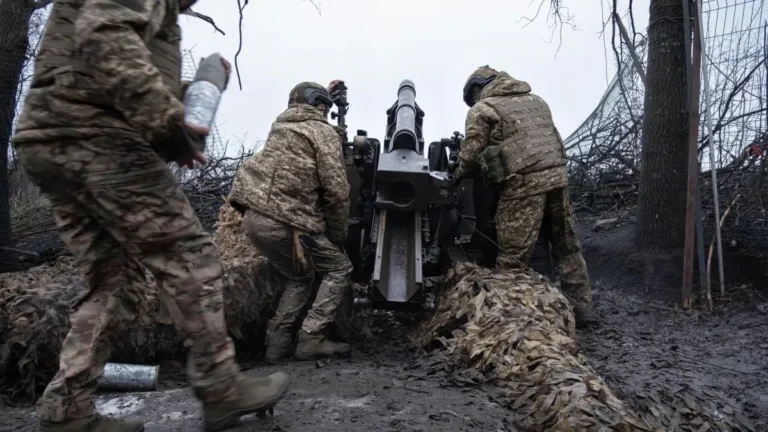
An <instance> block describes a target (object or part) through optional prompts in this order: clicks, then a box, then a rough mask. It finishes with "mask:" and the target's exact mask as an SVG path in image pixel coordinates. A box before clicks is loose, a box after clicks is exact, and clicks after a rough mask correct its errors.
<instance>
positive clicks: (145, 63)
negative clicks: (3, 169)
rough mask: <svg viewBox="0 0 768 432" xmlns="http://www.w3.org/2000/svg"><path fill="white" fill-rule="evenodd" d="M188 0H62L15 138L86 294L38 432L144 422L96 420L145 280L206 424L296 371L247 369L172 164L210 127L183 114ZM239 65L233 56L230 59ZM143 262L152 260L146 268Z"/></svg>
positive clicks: (105, 430) (227, 421)
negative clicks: (176, 331)
mask: <svg viewBox="0 0 768 432" xmlns="http://www.w3.org/2000/svg"><path fill="white" fill-rule="evenodd" d="M193 3H195V2H194V1H190V0H120V1H118V0H57V1H56V2H54V4H53V8H52V10H51V13H50V17H49V20H48V25H47V27H46V30H45V34H44V36H43V39H42V43H41V45H40V50H39V54H38V56H37V61H36V62H35V73H34V78H33V81H32V85H31V89H30V91H29V94H28V96H27V98H26V100H25V104H24V108H23V111H22V113H21V115H20V117H19V122H18V127H17V130H16V134H15V136H14V138H13V142H14V146H15V148H16V151H17V154H18V156H19V160H20V162H21V165H22V167H23V168H24V170H25V171H26V173H27V174H28V175H29V177H30V178H31V179H32V180H33V181H34V182H35V183H36V184H37V185H38V186H39V187H40V189H41V190H42V192H43V193H44V194H45V196H46V197H47V198H48V199H49V200H50V202H51V206H52V208H53V212H54V214H55V216H56V222H57V225H58V228H59V232H60V235H61V238H62V239H63V241H64V242H65V243H66V245H67V247H68V248H69V249H70V250H71V251H72V253H73V255H74V256H75V257H76V258H77V259H78V261H79V262H80V263H81V266H82V271H83V273H84V275H85V279H86V282H87V284H88V287H89V293H88V294H87V295H86V296H85V297H84V298H83V299H82V300H81V301H80V303H79V304H78V305H77V308H76V311H75V313H74V314H73V315H72V317H71V329H70V331H69V334H68V335H67V337H66V339H65V340H64V343H63V346H62V349H61V355H60V363H59V371H58V373H57V374H56V376H55V377H54V378H53V380H52V381H51V382H50V384H49V385H48V387H47V388H46V389H45V392H44V393H43V395H42V397H40V399H39V400H38V403H37V416H38V418H39V420H40V425H39V429H38V430H39V431H46V432H67V431H83V432H138V431H142V430H144V425H143V423H142V422H139V421H120V420H116V419H110V418H107V417H102V416H100V415H99V414H98V413H97V411H96V408H95V401H94V393H95V391H96V387H97V381H98V379H99V377H100V376H101V375H102V374H103V371H104V365H105V363H106V361H107V360H108V359H109V357H110V351H111V348H110V341H109V339H110V335H111V334H114V330H116V328H117V327H118V326H119V325H120V324H123V323H125V322H128V321H132V320H134V319H135V318H136V314H137V312H138V310H137V308H138V307H139V306H140V304H139V303H140V299H141V298H142V297H146V295H145V294H144V291H145V290H147V289H148V287H147V280H146V277H145V274H144V268H146V269H148V270H149V271H150V272H151V273H152V274H153V276H154V279H155V281H156V283H157V287H158V289H160V290H163V291H164V294H165V295H160V296H159V298H160V299H161V300H162V301H163V302H164V303H165V306H166V308H167V310H168V311H169V312H170V313H171V318H172V319H173V321H174V324H175V325H176V326H177V327H179V328H180V329H181V330H182V331H183V332H184V334H185V335H186V337H187V346H188V347H189V361H188V367H187V371H188V375H189V379H190V384H191V386H192V388H193V390H194V393H195V395H196V396H197V397H198V398H199V399H200V400H201V401H202V403H203V418H204V425H205V430H210V431H213V430H221V429H222V428H225V427H228V426H231V425H232V424H233V423H235V422H236V421H237V419H238V417H240V416H242V415H245V414H248V413H253V412H258V411H262V410H266V409H268V408H270V407H272V406H273V405H274V404H275V403H277V402H278V401H279V400H280V399H281V398H282V397H283V396H284V395H285V393H286V392H287V390H288V375H287V374H285V373H282V372H281V373H277V374H273V375H270V376H269V377H247V376H245V375H243V374H241V372H240V369H239V367H238V365H237V363H236V362H235V348H234V345H233V342H232V340H231V339H230V337H229V336H228V333H227V326H226V323H225V319H224V311H223V309H222V304H223V297H222V294H223V293H222V280H221V276H222V265H221V260H220V255H219V251H218V249H217V247H216V244H215V243H214V242H213V239H212V237H211V236H210V235H209V234H208V233H206V231H205V230H204V229H203V227H202V225H201V224H200V222H199V220H198V218H197V216H196V215H195V213H194V211H193V209H192V207H191V205H190V203H189V201H188V200H187V198H186V196H185V195H184V193H183V192H182V190H181V187H180V186H179V184H178V182H177V181H176V179H175V177H174V176H173V174H172V173H171V171H170V170H169V169H168V165H167V162H172V161H175V162H177V163H179V164H180V165H187V166H193V165H194V162H195V161H200V162H205V156H204V155H203V153H202V146H203V144H204V140H205V138H204V136H205V135H206V134H207V133H208V131H207V130H204V129H193V128H192V127H191V126H188V125H187V124H186V123H185V122H184V120H183V118H184V106H183V104H182V102H181V101H182V100H183V98H182V92H183V85H182V83H181V81H180V77H181V52H180V48H179V45H180V42H181V32H180V28H179V25H178V15H179V11H180V10H181V11H183V10H185V9H186V8H188V7H190V6H191V5H192V4H193ZM225 67H227V69H229V64H228V63H226V62H225ZM141 265H143V268H142V266H141Z"/></svg>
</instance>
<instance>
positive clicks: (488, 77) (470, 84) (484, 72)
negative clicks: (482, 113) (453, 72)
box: [463, 65, 499, 108]
mask: <svg viewBox="0 0 768 432" xmlns="http://www.w3.org/2000/svg"><path fill="white" fill-rule="evenodd" d="M498 75H499V72H498V71H496V69H493V68H491V67H490V66H488V65H485V66H481V67H479V68H477V70H475V71H474V72H472V75H470V76H469V78H467V82H466V83H465V84H464V91H463V96H464V102H465V103H466V104H467V105H468V106H469V107H470V108H472V107H473V106H474V105H475V104H476V103H477V100H475V99H476V98H477V96H476V95H475V94H474V93H475V89H477V93H478V94H479V92H480V91H481V90H482V89H483V87H485V86H486V85H488V83H490V82H491V81H493V80H495V79H496V76H498Z"/></svg>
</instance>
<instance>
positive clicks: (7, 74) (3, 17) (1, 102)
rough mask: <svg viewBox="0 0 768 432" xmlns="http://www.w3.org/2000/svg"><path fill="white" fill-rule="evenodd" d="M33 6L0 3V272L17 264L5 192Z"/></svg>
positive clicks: (28, 1) (13, 0)
mask: <svg viewBox="0 0 768 432" xmlns="http://www.w3.org/2000/svg"><path fill="white" fill-rule="evenodd" d="M34 11H35V4H34V2H33V1H32V0H0V29H2V31H0V271H7V270H10V269H12V268H13V265H14V263H15V262H16V260H15V259H14V258H15V256H14V255H15V254H14V253H13V252H12V251H11V250H10V248H12V247H13V229H12V227H11V207H10V200H9V199H10V190H9V188H8V183H9V179H8V150H9V149H10V141H11V133H12V130H13V120H14V117H15V115H16V96H17V93H18V89H19V77H20V76H21V72H22V71H23V69H24V64H25V62H26V59H27V50H28V48H29V34H28V33H29V22H30V19H31V18H32V13H33V12H34Z"/></svg>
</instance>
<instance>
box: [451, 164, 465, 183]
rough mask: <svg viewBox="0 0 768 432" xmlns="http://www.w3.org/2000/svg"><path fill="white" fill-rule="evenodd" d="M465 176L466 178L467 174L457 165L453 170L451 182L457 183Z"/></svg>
mask: <svg viewBox="0 0 768 432" xmlns="http://www.w3.org/2000/svg"><path fill="white" fill-rule="evenodd" d="M465 178H467V176H466V174H464V170H462V169H461V167H458V168H456V169H455V170H454V171H453V184H459V183H461V181H462V180H464V179H465Z"/></svg>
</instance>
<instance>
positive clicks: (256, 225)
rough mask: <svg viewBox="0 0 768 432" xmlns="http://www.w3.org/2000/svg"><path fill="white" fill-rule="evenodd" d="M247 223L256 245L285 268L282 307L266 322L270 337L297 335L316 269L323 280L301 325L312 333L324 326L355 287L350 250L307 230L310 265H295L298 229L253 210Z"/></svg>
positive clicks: (281, 269) (276, 265)
mask: <svg viewBox="0 0 768 432" xmlns="http://www.w3.org/2000/svg"><path fill="white" fill-rule="evenodd" d="M245 227H246V230H247V232H248V237H249V238H250V239H251V241H252V242H253V244H254V246H256V248H257V249H258V250H259V252H261V253H262V254H264V256H266V258H267V259H268V260H269V263H270V264H271V265H272V266H273V267H274V268H275V269H276V270H277V271H278V273H280V275H281V276H282V279H283V280H284V284H285V286H284V288H285V289H284V291H283V294H282V295H281V296H280V302H279V303H278V306H277V312H276V314H275V316H274V318H272V319H271V320H270V321H269V324H268V326H267V338H268V340H269V339H271V338H273V337H274V336H276V335H278V334H281V335H284V334H292V332H293V329H294V328H295V325H296V324H297V320H298V318H299V316H300V315H301V313H302V311H303V310H304V308H305V307H307V306H308V302H309V299H310V297H311V294H312V287H313V282H314V280H315V273H318V274H319V275H320V277H321V278H322V281H321V283H320V288H319V289H318V291H317V296H316V297H315V301H314V303H313V304H312V306H311V308H310V310H309V312H308V314H307V317H306V318H305V319H304V322H303V323H302V324H301V329H302V330H304V331H306V332H307V333H319V332H321V331H323V330H325V329H326V327H327V326H328V325H329V324H331V323H332V322H333V320H334V318H335V317H336V311H337V310H338V308H339V305H341V302H342V300H343V299H344V295H345V294H346V290H348V289H349V288H350V276H351V274H352V262H350V260H349V258H348V257H347V254H346V253H345V252H344V251H343V250H342V249H341V248H339V247H338V246H336V245H335V244H333V243H331V242H330V240H328V238H327V237H326V236H325V235H323V234H302V235H301V237H299V240H300V243H301V247H302V248H303V249H304V255H305V257H306V261H307V268H306V269H303V270H299V269H297V268H296V265H295V258H294V230H293V228H291V227H290V226H287V225H284V224H282V223H280V222H277V221H275V220H273V219H270V218H268V217H266V216H262V215H260V214H259V213H256V212H253V211H250V210H249V211H246V213H245Z"/></svg>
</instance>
